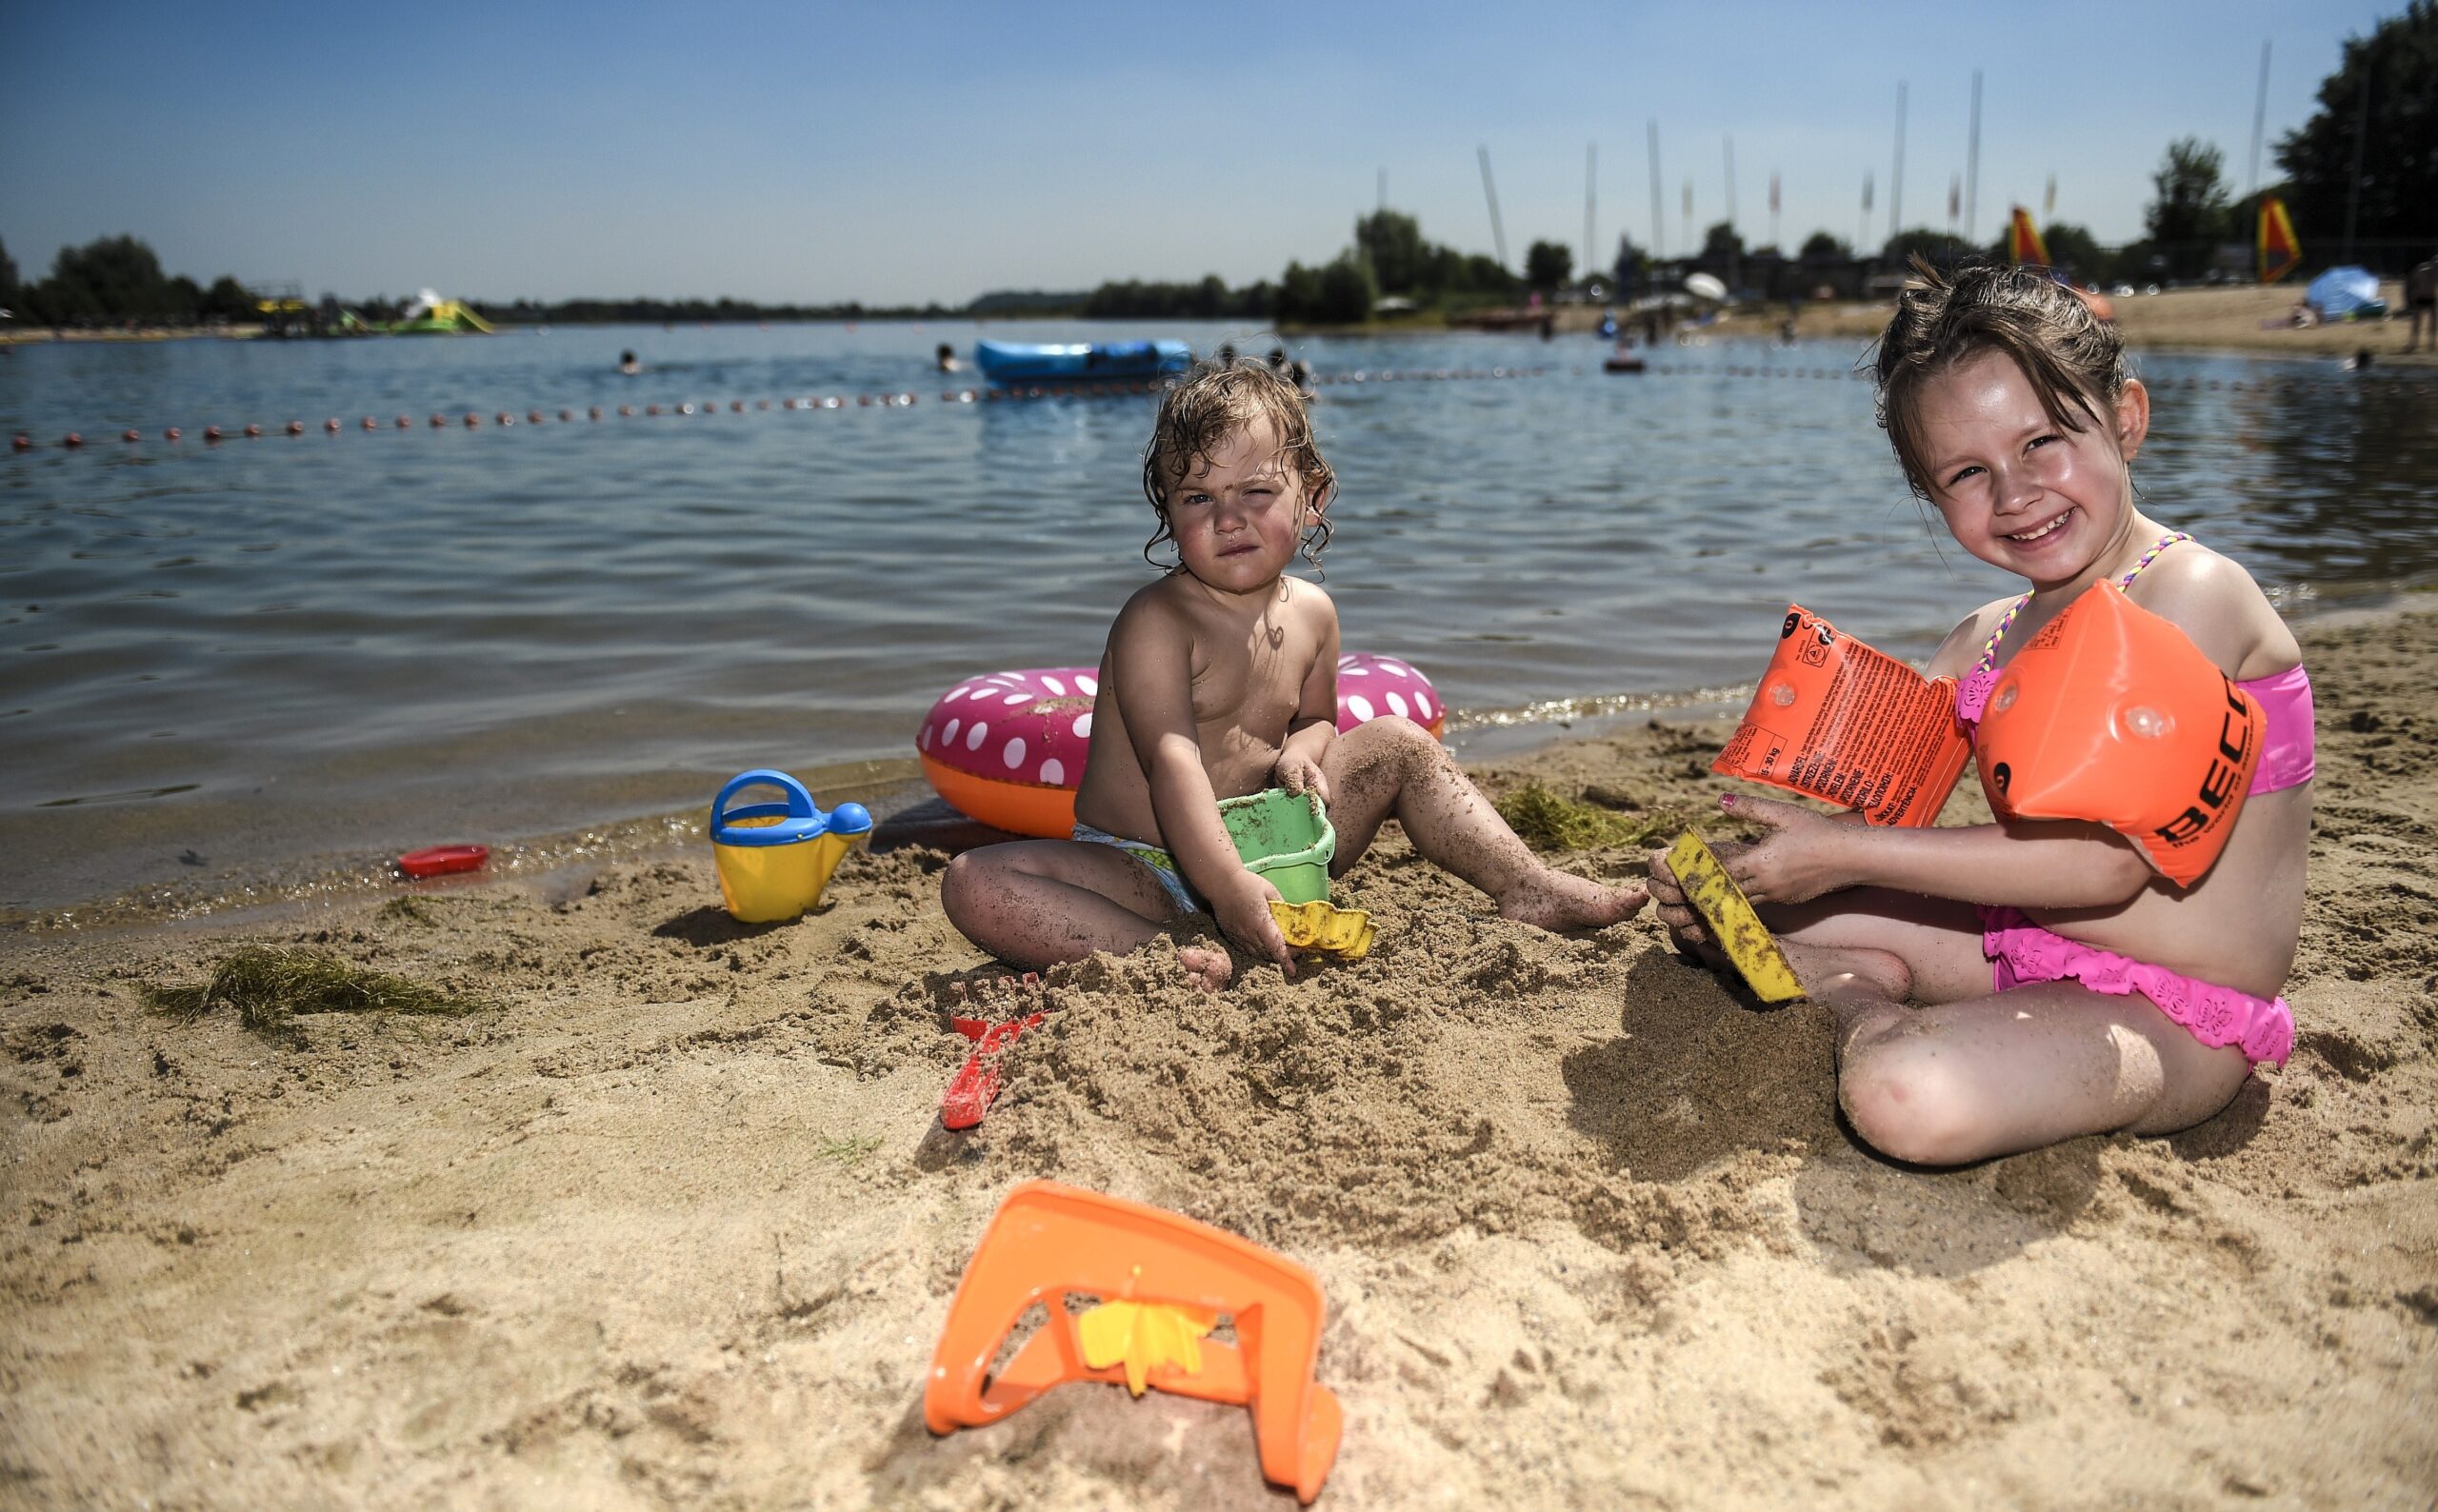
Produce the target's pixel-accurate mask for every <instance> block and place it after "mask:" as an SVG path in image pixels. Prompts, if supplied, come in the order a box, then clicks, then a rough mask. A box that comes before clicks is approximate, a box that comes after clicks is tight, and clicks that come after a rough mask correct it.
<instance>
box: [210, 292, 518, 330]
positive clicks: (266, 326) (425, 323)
mask: <svg viewBox="0 0 2438 1512" xmlns="http://www.w3.org/2000/svg"><path fill="white" fill-rule="evenodd" d="M254 308H256V309H258V310H260V311H261V312H262V318H263V329H262V333H263V335H264V337H265V338H267V339H270V340H273V341H288V340H292V339H295V338H297V337H317V336H488V335H490V334H491V331H492V326H491V323H490V321H487V320H485V319H484V318H483V317H482V316H480V315H477V314H475V313H474V311H473V309H472V308H471V307H470V306H468V305H466V304H465V303H463V302H462V301H459V300H454V299H448V298H445V297H443V296H442V295H441V293H440V292H439V291H438V290H437V289H430V288H426V289H422V290H419V291H418V292H417V293H416V294H415V297H414V299H413V300H412V301H411V302H410V303H409V304H408V305H407V307H406V308H403V309H401V310H399V311H398V316H397V318H396V319H395V320H370V319H367V318H366V317H365V316H364V315H363V314H362V313H361V312H360V311H358V310H356V309H354V308H351V307H350V306H347V305H342V304H340V303H339V302H338V301H337V300H335V299H324V300H322V301H321V302H320V303H319V304H309V303H308V302H307V301H306V300H305V298H304V297H303V295H302V294H301V293H299V292H296V291H293V290H288V291H281V292H276V293H271V294H267V295H264V296H262V297H261V298H259V299H257V300H256V301H255V304H254Z"/></svg>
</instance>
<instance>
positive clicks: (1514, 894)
mask: <svg viewBox="0 0 2438 1512" xmlns="http://www.w3.org/2000/svg"><path fill="white" fill-rule="evenodd" d="M1649 900H1650V894H1649V893H1648V892H1646V891H1645V890H1644V889H1642V888H1640V887H1605V886H1602V885H1600V884H1599V883H1596V882H1593V881H1591V880H1590V879H1589V878H1586V877H1577V876H1573V875H1571V874H1569V873H1567V872H1563V871H1558V870H1555V869H1554V868H1551V867H1549V866H1544V867H1542V868H1541V869H1540V871H1539V872H1538V873H1536V874H1534V875H1533V876H1530V877H1527V878H1526V879H1524V880H1523V881H1522V882H1519V883H1517V884H1516V885H1514V886H1512V887H1510V888H1509V889H1508V890H1507V893H1506V895H1505V896H1504V897H1502V898H1500V899H1499V900H1498V913H1499V917H1500V918H1502V919H1512V920H1514V921H1515V922H1516V923H1518V924H1529V925H1533V926H1535V927H1537V928H1542V929H1601V928H1606V927H1607V926H1608V925H1612V924H1615V923H1616V922H1617V921H1619V920H1621V919H1630V918H1632V917H1633V916H1634V915H1635V913H1637V912H1639V911H1640V910H1641V908H1642V905H1644V904H1645V903H1648V902H1649Z"/></svg>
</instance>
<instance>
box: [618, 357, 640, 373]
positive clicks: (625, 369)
mask: <svg viewBox="0 0 2438 1512" xmlns="http://www.w3.org/2000/svg"><path fill="white" fill-rule="evenodd" d="M618 370H619V371H620V372H622V373H625V374H627V375H628V376H629V377H630V378H631V377H633V376H634V375H635V374H636V373H639V372H641V371H643V370H644V365H643V364H642V363H639V362H637V361H635V354H634V353H633V352H630V351H622V352H620V353H619V354H618Z"/></svg>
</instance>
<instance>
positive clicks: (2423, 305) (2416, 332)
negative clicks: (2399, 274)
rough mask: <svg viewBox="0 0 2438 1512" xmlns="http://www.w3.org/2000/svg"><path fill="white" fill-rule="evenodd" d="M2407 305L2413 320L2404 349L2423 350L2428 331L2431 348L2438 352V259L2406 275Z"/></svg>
mask: <svg viewBox="0 0 2438 1512" xmlns="http://www.w3.org/2000/svg"><path fill="white" fill-rule="evenodd" d="M2404 303H2405V308H2406V309H2407V310H2408V311H2409V312H2410V314H2411V317H2412V324H2411V325H2409V326H2408V327H2407V328H2405V338H2404V349H2405V350H2406V351H2408V352H2413V351H2418V350H2420V349H2421V344H2422V342H2423V340H2424V339H2425V338H2424V337H2423V334H2422V332H2423V331H2424V330H2425V329H2426V330H2427V331H2428V337H2427V339H2428V343H2429V345H2430V346H2431V347H2432V348H2438V257H2430V258H2427V259H2424V260H2423V261H2422V262H2421V263H2419V264H2418V265H2416V266H2415V267H2414V268H2413V270H2412V271H2411V272H2409V273H2407V274H2406V275H2405V279H2404Z"/></svg>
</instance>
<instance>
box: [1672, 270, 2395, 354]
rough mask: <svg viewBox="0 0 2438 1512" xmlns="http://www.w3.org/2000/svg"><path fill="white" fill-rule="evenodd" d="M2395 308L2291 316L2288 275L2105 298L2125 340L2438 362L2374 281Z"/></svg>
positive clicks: (1848, 325) (1826, 308) (1767, 323)
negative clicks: (2303, 321)
mask: <svg viewBox="0 0 2438 1512" xmlns="http://www.w3.org/2000/svg"><path fill="white" fill-rule="evenodd" d="M2379 292H2380V294H2381V296H2382V297H2384V298H2385V299H2386V300H2387V301H2388V308H2390V309H2392V310H2393V311H2395V316H2394V318H2393V319H2390V320H2367V321H2339V322H2337V323H2335V324H2334V325H2328V326H2301V327H2298V326H2294V325H2291V324H2289V323H2288V321H2289V317H2290V316H2291V315H2292V314H2293V310H2294V302H2295V301H2296V300H2299V299H2301V298H2302V297H2303V289H2302V286H2300V285H2299V284H2295V283H2292V282H2290V281H2289V282H2288V283H2284V284H2276V285H2271V286H2268V287H2267V288H2262V287H2260V286H2257V285H2234V286H2228V287H2224V288H2170V289H2165V290H2162V291H2161V292H2159V293H2156V294H2118V295H2112V296H2110V299H2109V303H2110V304H2111V305H2112V306H2114V308H2115V310H2116V324H2117V328H2118V329H2119V330H2121V331H2122V332H2124V335H2125V344H2126V346H2127V347H2128V348H2132V349H2133V350H2134V351H2135V352H2136V353H2139V352H2142V351H2146V350H2148V351H2210V352H2242V353H2244V354H2246V355H2248V356H2259V357H2350V356H2353V355H2354V354H2356V353H2357V352H2361V351H2366V350H2367V351H2368V352H2369V353H2370V354H2371V357H2372V360H2373V362H2374V363H2379V362H2385V363H2393V364H2395V365H2398V366H2408V367H2415V368H2426V367H2431V366H2438V347H2433V345H2432V338H2431V337H2429V336H2427V335H2425V336H2424V337H2423V338H2422V343H2421V348H2420V350H2419V351H2418V352H2411V353H2408V352H2407V351H2406V350H2405V342H2406V338H2407V337H2408V335H2409V334H2410V332H2411V329H2412V327H2411V323H2410V322H2409V321H2408V320H2406V319H2405V318H2404V308H2405V305H2404V286H2403V285H2402V284H2399V283H2392V282H2391V283H2386V284H2382V285H2381V286H2380V288H2379ZM1888 311H1889V306H1888V305H1887V304H1885V303H1878V304H1860V303H1845V304H1831V305H1809V306H1806V307H1804V310H1803V313H1802V315H1801V316H1800V317H1799V319H1798V320H1797V322H1796V328H1797V329H1798V330H1799V331H1800V332H1801V333H1802V334H1803V335H1804V336H1807V337H1850V338H1852V339H1854V340H1855V341H1857V342H1869V341H1873V340H1876V339H1877V338H1878V336H1879V333H1880V332H1881V331H1882V330H1884V329H1886V328H1887V327H1888ZM1784 313H1785V310H1784V309H1783V308H1779V309H1776V310H1774V311H1772V310H1769V309H1755V310H1747V311H1743V312H1741V313H1739V314H1736V315H1734V316H1731V317H1729V319H1728V320H1726V321H1724V322H1722V323H1721V327H1722V330H1721V334H1723V335H1729V336H1773V335H1775V334H1776V332H1777V323H1778V320H1779V318H1780V317H1782V316H1783V315H1784Z"/></svg>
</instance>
